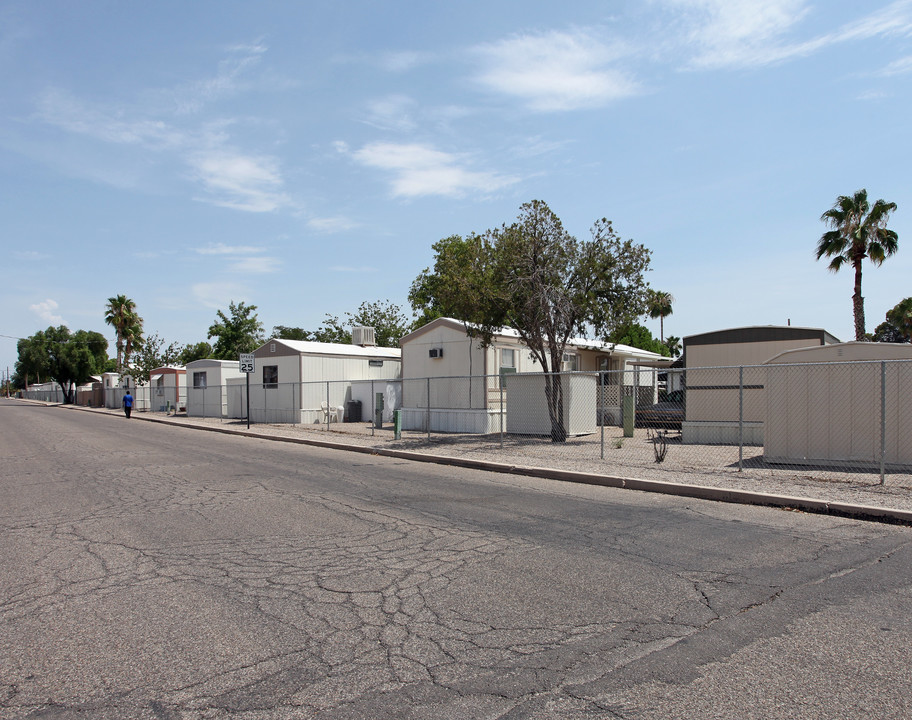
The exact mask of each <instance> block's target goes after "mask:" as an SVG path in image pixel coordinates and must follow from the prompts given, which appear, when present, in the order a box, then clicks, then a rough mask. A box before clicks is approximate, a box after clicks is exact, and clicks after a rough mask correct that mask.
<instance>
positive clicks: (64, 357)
mask: <svg viewBox="0 0 912 720" xmlns="http://www.w3.org/2000/svg"><path fill="white" fill-rule="evenodd" d="M17 350H18V352H19V359H18V360H17V362H16V374H17V375H18V376H20V377H27V378H33V377H34V378H37V379H38V381H39V382H40V381H41V380H40V378H41V377H42V376H43V377H44V378H45V381H47V380H53V381H55V382H56V383H57V384H58V385H60V389H61V390H62V391H63V396H64V398H65V402H68V403H71V402H73V401H74V400H75V391H76V385H78V384H79V383H84V382H86V381H87V380H89V378H90V377H91V376H92V375H94V374H100V373H101V372H103V370H104V366H105V363H106V362H107V359H108V341H107V339H105V336H104V335H102V334H101V333H98V332H92V331H86V330H77V331H76V332H75V333H71V332H70V330H69V328H67V327H66V326H65V325H60V326H58V327H49V328H48V329H47V330H43V331H38V332H37V333H35V334H34V335H32V336H31V337H29V338H25V339H23V340H20V341H19V342H18V343H17Z"/></svg>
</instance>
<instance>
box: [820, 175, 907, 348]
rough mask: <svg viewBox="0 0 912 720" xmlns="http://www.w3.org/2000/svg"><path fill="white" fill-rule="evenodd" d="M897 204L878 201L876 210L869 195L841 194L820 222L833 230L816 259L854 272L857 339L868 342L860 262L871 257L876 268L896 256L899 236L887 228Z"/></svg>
mask: <svg viewBox="0 0 912 720" xmlns="http://www.w3.org/2000/svg"><path fill="white" fill-rule="evenodd" d="M895 211H896V203H892V202H889V203H888V202H885V201H884V200H878V201H877V202H875V203H874V205H873V207H872V206H871V204H870V203H869V202H868V192H867V190H865V189H861V190H858V191H857V192H856V193H855V194H854V195H852V196H851V197H849V196H847V195H840V196H839V197H838V198H836V203H835V204H834V205H833V207H832V208H830V209H829V210H827V211H826V212H825V213H823V215H821V216H820V219H821V220H822V221H823V222H824V223H826V224H827V226H828V227H830V228H831V229H830V230H829V231H827V232H825V233H824V234H823V235H822V236H821V238H820V240H819V241H818V242H817V259H818V260H820V258H822V257H824V256H826V257H828V258H831V260H830V264H829V266H828V267H829V269H830V270H831V271H832V272H838V271H839V269H840V268H842V266H843V265H851V266H852V267H853V268H854V270H855V292H854V293H853V294H852V309H853V312H854V316H855V339H856V340H864V339H865V315H864V297H862V294H861V263H862V260H864V259H865V258H868V259H869V260H870V261H871V262H872V263H874V265H880V264H881V263H883V261H884V259H885V258H887V257H889V256H891V255H893V254H894V253H895V252H896V250H897V247H898V243H899V236H898V235H897V234H896V232H895V231H893V230H889V229H888V228H887V222H888V221H889V219H890V213H891V212H895Z"/></svg>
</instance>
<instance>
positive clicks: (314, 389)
mask: <svg viewBox="0 0 912 720" xmlns="http://www.w3.org/2000/svg"><path fill="white" fill-rule="evenodd" d="M253 354H254V360H255V365H256V371H255V373H253V374H252V375H251V377H250V418H251V420H252V421H253V422H287V423H315V422H322V420H323V419H324V418H325V415H324V411H323V406H324V405H325V406H326V407H327V410H328V411H330V412H331V413H332V419H335V420H339V419H341V418H339V415H340V414H341V413H342V412H344V408H345V404H346V402H347V401H349V400H351V399H352V394H351V383H352V381H353V380H387V379H398V378H399V377H400V365H401V362H400V351H399V348H383V347H377V346H375V345H369V346H361V345H354V344H352V345H345V344H343V343H322V342H312V341H304V340H281V339H278V338H276V339H273V340H269V341H267V342H266V343H264V344H263V345H261V346H260V347H259V348H257V349H256V350H255V351H254V353H253ZM228 384H229V388H230V390H229V398H228V404H229V414H230V415H231V416H233V417H246V378H240V379H233V380H229V382H228ZM340 408H342V409H343V410H340Z"/></svg>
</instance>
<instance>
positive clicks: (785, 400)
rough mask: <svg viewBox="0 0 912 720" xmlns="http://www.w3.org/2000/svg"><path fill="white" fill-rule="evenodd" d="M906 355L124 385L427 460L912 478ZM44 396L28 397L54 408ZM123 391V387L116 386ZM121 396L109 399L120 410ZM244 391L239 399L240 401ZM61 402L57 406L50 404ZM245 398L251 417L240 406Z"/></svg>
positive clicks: (202, 413)
mask: <svg viewBox="0 0 912 720" xmlns="http://www.w3.org/2000/svg"><path fill="white" fill-rule="evenodd" d="M910 387H912V361H908V360H903V361H876V362H817V363H803V364H777V363H775V362H774V361H773V362H771V363H767V364H764V365H757V366H732V367H704V368H687V369H682V370H664V369H652V368H649V369H645V368H640V369H639V370H638V371H637V372H631V371H629V370H627V371H619V372H613V371H612V372H607V371H604V372H567V373H557V374H553V375H546V374H544V373H528V374H517V373H504V374H500V375H486V376H465V377H428V378H407V379H403V380H350V381H328V382H327V381H315V382H304V383H273V384H268V383H263V382H262V381H258V382H251V383H250V386H249V390H248V386H247V382H246V378H240V379H237V380H230V381H229V382H228V383H227V384H226V385H221V386H212V387H196V388H194V387H190V388H186V390H185V391H184V392H185V394H181V391H179V390H177V389H175V388H168V387H166V388H158V389H156V388H155V387H150V386H145V387H139V388H136V389H135V392H134V395H135V397H136V408H137V410H139V411H150V412H172V413H176V412H181V413H183V412H186V416H187V417H188V418H200V419H202V418H209V419H212V420H213V421H216V422H221V423H240V422H250V423H256V424H262V423H268V424H275V425H283V426H286V428H293V429H294V431H295V432H299V433H308V432H317V433H332V434H334V435H335V436H336V437H337V439H338V438H339V437H340V436H349V438H350V439H351V441H352V442H355V441H356V438H360V440H357V441H360V442H364V438H365V437H369V438H370V442H374V443H384V444H386V443H389V444H394V445H395V446H396V447H400V448H402V449H411V450H416V451H422V452H432V453H438V454H458V455H462V456H472V455H478V456H482V455H483V456H484V457H485V458H487V459H493V460H497V459H498V458H501V459H502V460H503V461H504V462H511V463H512V462H517V463H519V462H521V463H522V464H525V465H539V466H547V465H548V464H549V462H551V461H552V460H554V459H560V460H561V461H562V462H563V464H564V466H566V465H567V463H572V462H579V463H580V465H581V466H583V465H584V466H585V468H586V469H587V470H589V471H591V470H592V466H593V464H596V465H598V466H601V467H603V468H604V471H605V472H606V473H609V472H610V473H615V474H621V475H625V476H629V477H647V476H648V477H658V478H661V477H662V475H663V473H664V474H667V473H675V474H676V475H677V474H683V475H690V476H693V477H694V479H695V481H696V478H697V477H698V476H699V475H706V474H713V475H718V474H729V473H747V474H750V475H752V476H755V477H759V478H762V477H773V476H775V475H776V474H777V473H788V474H791V475H792V476H794V475H795V474H801V475H804V476H806V477H809V478H814V479H828V480H832V481H838V482H844V483H852V482H870V481H871V480H872V479H873V480H874V481H875V482H881V483H882V482H884V481H885V480H886V478H887V477H890V478H891V479H892V480H893V481H896V482H898V483H900V484H906V483H907V484H909V485H910V487H912V394H910V392H909V388H910ZM42 392H43V394H44V395H47V396H48V397H43V396H42V397H36V398H35V399H43V400H48V401H51V402H54V401H55V400H54V399H53V398H52V397H51V394H52V393H51V391H50V390H44V391H42ZM118 393H120V395H118ZM121 396H122V390H121V389H119V388H116V389H115V392H113V393H112V392H110V391H109V392H108V393H107V394H106V398H105V403H106V405H107V406H108V407H114V408H119V407H120V400H121ZM248 397H249V403H248ZM57 401H58V402H59V401H60V400H57ZM248 405H249V413H248Z"/></svg>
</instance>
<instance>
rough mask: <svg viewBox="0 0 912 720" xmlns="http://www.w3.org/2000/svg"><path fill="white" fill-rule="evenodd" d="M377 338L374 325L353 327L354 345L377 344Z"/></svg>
mask: <svg viewBox="0 0 912 720" xmlns="http://www.w3.org/2000/svg"><path fill="white" fill-rule="evenodd" d="M376 344H377V338H376V334H375V333H374V328H372V327H353V328H352V345H361V346H362V347H365V346H367V345H376Z"/></svg>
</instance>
